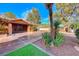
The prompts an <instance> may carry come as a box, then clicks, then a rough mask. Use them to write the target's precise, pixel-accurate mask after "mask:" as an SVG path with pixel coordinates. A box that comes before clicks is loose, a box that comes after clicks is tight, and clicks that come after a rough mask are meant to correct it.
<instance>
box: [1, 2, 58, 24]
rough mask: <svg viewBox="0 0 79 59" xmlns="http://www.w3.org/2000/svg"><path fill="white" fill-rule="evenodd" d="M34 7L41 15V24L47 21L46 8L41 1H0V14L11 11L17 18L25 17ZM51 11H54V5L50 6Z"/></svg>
mask: <svg viewBox="0 0 79 59" xmlns="http://www.w3.org/2000/svg"><path fill="white" fill-rule="evenodd" d="M32 8H36V9H37V10H38V12H39V14H40V16H41V22H42V24H47V23H48V10H47V8H46V7H45V5H44V4H42V3H0V14H4V13H5V12H12V13H13V14H14V15H16V17H17V18H23V19H24V18H25V17H27V14H28V12H29V11H30V10H31V9H32ZM52 10H53V12H56V5H55V4H54V5H53V6H52Z"/></svg>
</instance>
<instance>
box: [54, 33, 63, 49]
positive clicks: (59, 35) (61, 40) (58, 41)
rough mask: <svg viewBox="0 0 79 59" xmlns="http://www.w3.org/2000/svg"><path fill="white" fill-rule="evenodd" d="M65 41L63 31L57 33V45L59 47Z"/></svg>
mask: <svg viewBox="0 0 79 59" xmlns="http://www.w3.org/2000/svg"><path fill="white" fill-rule="evenodd" d="M63 42H64V37H63V35H62V34H61V33H57V35H56V38H55V39H54V40H53V43H54V45H55V46H57V47H59V46H60V45H61V44H62V43H63Z"/></svg>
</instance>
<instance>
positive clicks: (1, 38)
mask: <svg viewBox="0 0 79 59" xmlns="http://www.w3.org/2000/svg"><path fill="white" fill-rule="evenodd" d="M37 33H40V32H39V31H38V32H23V33H16V34H12V35H10V36H7V35H6V34H5V35H0V43H4V42H8V41H12V40H16V39H18V38H20V37H23V36H33V34H37ZM37 35H38V34H37Z"/></svg>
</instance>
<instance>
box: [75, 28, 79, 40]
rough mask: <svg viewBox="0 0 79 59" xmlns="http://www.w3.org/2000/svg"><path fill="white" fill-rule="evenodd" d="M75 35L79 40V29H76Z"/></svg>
mask: <svg viewBox="0 0 79 59" xmlns="http://www.w3.org/2000/svg"><path fill="white" fill-rule="evenodd" d="M75 35H76V37H77V38H78V39H79V29H76V31H75Z"/></svg>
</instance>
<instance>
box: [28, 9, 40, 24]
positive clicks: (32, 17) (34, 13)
mask: <svg viewBox="0 0 79 59" xmlns="http://www.w3.org/2000/svg"><path fill="white" fill-rule="evenodd" d="M27 20H28V21H30V22H33V23H35V24H39V23H40V15H39V12H38V10H37V9H36V8H32V10H31V12H29V13H28V15H27Z"/></svg>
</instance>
